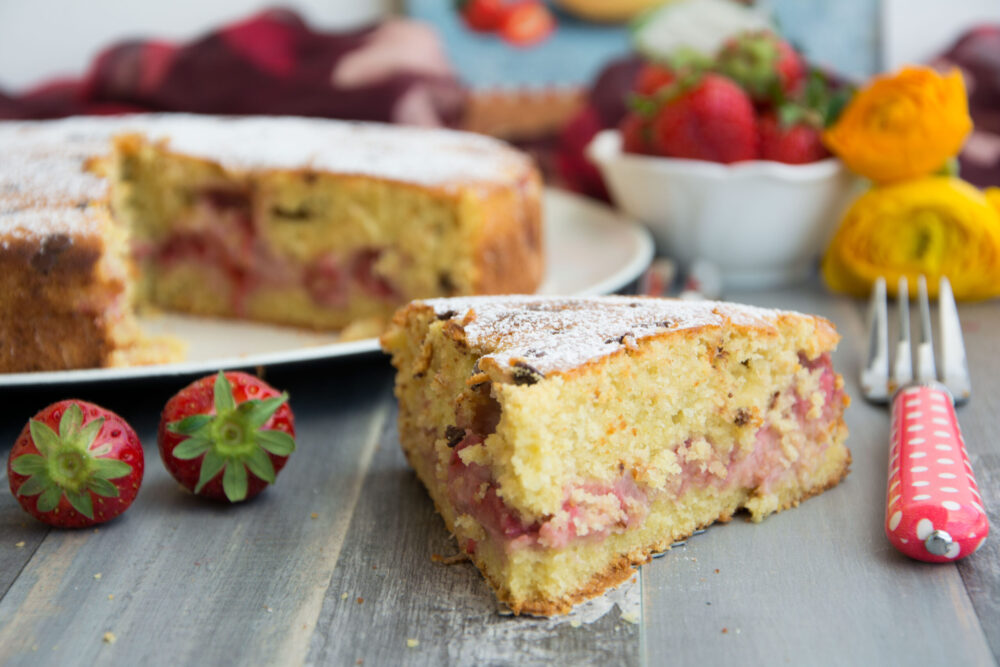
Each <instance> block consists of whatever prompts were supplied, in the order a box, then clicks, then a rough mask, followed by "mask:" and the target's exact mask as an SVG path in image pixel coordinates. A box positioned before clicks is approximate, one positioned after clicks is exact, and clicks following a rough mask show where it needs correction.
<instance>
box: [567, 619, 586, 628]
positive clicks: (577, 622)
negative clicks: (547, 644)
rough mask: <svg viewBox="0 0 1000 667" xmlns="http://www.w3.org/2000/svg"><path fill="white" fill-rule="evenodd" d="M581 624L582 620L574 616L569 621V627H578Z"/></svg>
mask: <svg viewBox="0 0 1000 667" xmlns="http://www.w3.org/2000/svg"><path fill="white" fill-rule="evenodd" d="M581 625H583V621H581V620H580V619H578V618H574V619H573V620H572V621H570V622H569V627H571V628H578V627H580V626H581Z"/></svg>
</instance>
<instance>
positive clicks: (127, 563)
mask: <svg viewBox="0 0 1000 667" xmlns="http://www.w3.org/2000/svg"><path fill="white" fill-rule="evenodd" d="M729 296H731V298H734V299H737V300H743V301H747V302H751V303H759V304H761V305H766V306H781V307H790V308H795V309H799V310H803V311H809V312H819V313H822V314H825V315H827V316H829V317H831V319H833V320H834V321H835V322H836V324H837V325H838V328H839V330H840V331H841V333H842V334H843V336H844V341H843V342H842V344H841V348H840V350H839V351H838V353H837V356H836V364H837V366H838V369H839V370H840V371H841V372H842V373H843V374H844V376H845V378H846V379H847V381H848V390H849V392H850V393H851V394H852V395H853V397H854V403H853V405H852V406H851V407H850V408H849V410H848V413H847V414H848V423H849V426H850V429H851V436H850V439H849V441H848V442H849V445H850V447H851V449H852V451H853V454H854V464H853V467H852V473H851V474H850V476H849V477H848V478H847V479H846V480H845V482H844V483H843V484H841V485H840V486H838V487H837V488H835V489H833V490H831V491H829V492H827V493H825V494H823V495H821V496H819V497H816V498H813V499H810V500H808V501H806V502H805V503H803V504H802V506H801V507H800V508H798V509H796V510H792V511H788V512H784V513H781V514H779V515H776V516H772V517H770V518H769V519H767V520H765V521H764V522H763V523H761V524H749V523H746V522H744V521H742V520H740V519H739V517H738V518H737V519H736V520H734V521H733V522H731V523H729V524H727V525H721V526H713V527H712V528H710V529H709V530H708V531H707V532H706V533H705V534H704V535H699V536H696V537H694V538H692V539H691V540H689V541H688V544H687V545H686V546H684V547H680V548H676V549H674V550H672V551H670V552H668V554H667V555H666V556H664V557H663V558H660V559H657V560H655V561H653V562H652V563H650V564H648V565H646V566H644V567H643V568H642V576H641V578H640V579H639V581H638V582H637V583H635V584H631V585H629V586H625V587H623V588H622V589H620V590H619V591H617V592H615V593H614V594H613V595H612V596H607V597H605V598H601V599H600V600H598V601H597V602H598V603H599V604H598V605H597V606H595V607H588V608H587V609H586V610H583V612H582V613H577V614H576V615H575V616H574V617H570V618H568V619H559V620H555V621H552V620H543V619H531V618H511V617H506V616H502V615H500V614H499V613H498V611H497V607H496V605H495V602H494V598H493V595H492V593H491V592H490V591H489V589H488V587H487V586H486V584H485V583H484V582H483V580H482V578H481V576H480V575H479V573H478V572H477V571H476V570H475V568H474V567H472V566H471V565H469V564H467V563H464V564H456V565H450V566H449V565H442V564H439V563H435V562H432V560H431V555H432V554H434V553H437V554H440V555H450V554H453V553H454V552H455V545H454V543H453V541H452V539H451V538H450V537H449V536H448V534H447V532H446V530H445V529H444V525H443V522H442V521H441V519H440V517H438V516H437V515H436V514H435V512H434V509H433V506H432V504H431V502H430V500H429V499H428V497H427V495H426V493H425V492H424V491H423V489H422V487H421V486H420V484H419V482H418V481H417V479H416V477H415V476H414V474H413V473H412V471H410V470H409V468H408V466H407V465H406V462H405V460H404V458H403V457H402V455H401V453H400V451H399V447H398V440H397V438H396V432H395V402H394V400H393V399H392V397H391V370H390V369H389V367H388V364H387V363H386V360H385V359H384V358H382V357H380V356H377V355H375V356H369V357H365V358H359V359H354V360H347V361H343V360H342V361H333V362H326V363H322V364H308V365H297V366H290V367H283V368H274V369H270V370H269V373H268V379H269V380H271V381H272V382H273V383H274V384H275V385H276V386H279V387H282V388H286V389H288V390H289V391H290V392H291V394H292V405H293V407H294V409H295V412H296V415H297V427H298V432H299V447H300V450H299V452H297V453H296V454H295V455H294V456H293V457H292V459H291V461H290V462H289V464H288V466H287V467H286V468H285V470H284V471H282V473H281V476H280V477H279V480H278V484H277V486H276V487H275V488H273V489H270V490H268V491H267V492H266V493H265V494H264V495H262V496H261V497H260V498H258V499H257V500H254V501H252V502H250V503H247V504H246V505H244V506H239V507H234V508H225V507H222V506H219V505H214V504H205V503H202V502H200V501H198V500H197V499H195V498H193V497H191V496H188V495H186V494H184V493H182V492H181V491H179V490H178V488H177V485H176V484H175V483H174V482H173V481H172V480H171V479H170V478H169V476H168V475H167V473H166V472H165V470H164V469H163V467H162V465H161V464H160V461H159V457H158V454H157V451H156V445H155V429H156V421H157V417H158V411H159V409H160V407H162V405H163V403H164V402H165V401H166V399H167V398H168V397H169V396H170V394H171V393H173V392H174V391H176V389H178V388H179V386H181V385H182V384H184V382H182V381H169V380H163V381H146V382H129V383H125V384H116V385H91V386H87V387H75V388H73V390H72V391H71V392H69V393H71V394H75V395H79V396H80V397H82V398H87V399H89V400H93V401H95V402H98V403H101V404H103V405H106V406H107V407H109V408H111V409H114V410H116V411H118V412H119V413H121V414H122V415H123V416H124V417H125V418H126V419H128V420H129V421H130V422H131V423H132V424H133V425H134V426H135V427H136V429H137V431H138V432H139V435H140V437H141V438H142V439H143V441H144V443H145V445H146V457H147V472H146V479H145V482H144V484H143V488H142V491H141V492H140V494H139V498H138V499H137V501H136V504H135V505H134V506H133V508H132V509H131V510H129V512H128V513H127V514H126V515H124V516H123V517H121V518H120V519H118V520H116V521H113V522H111V523H109V524H106V525H105V526H103V527H101V528H100V529H99V531H97V532H96V533H95V532H94V531H92V530H85V531H59V530H50V529H48V528H47V527H45V526H43V525H41V524H39V523H38V522H36V521H34V520H33V519H31V518H30V517H29V516H28V515H26V514H24V513H23V512H22V511H21V510H20V508H19V507H18V506H17V503H16V501H15V500H14V499H13V497H12V496H10V495H9V494H8V493H7V492H5V491H3V492H0V664H3V665H8V664H9V665H21V664H30V665H46V664H51V665H64V664H139V663H142V664H147V663H148V664H154V665H156V664H178V663H184V664H187V663H192V664H205V665H223V664H233V663H239V664H293V665H297V664H317V665H319V664H323V665H325V664H356V662H357V661H358V660H359V659H360V660H362V662H363V664H367V665H381V664H414V665H431V664H434V665H437V664H469V663H484V664H553V665H562V664H567V665H568V664H573V665H578V664H614V665H619V664H621V665H632V664H661V663H663V662H666V661H669V662H670V663H672V664H691V663H695V662H699V663H700V662H707V663H708V664H720V663H735V662H739V663H747V664H761V663H766V664H771V663H788V664H829V663H837V664H846V663H857V664H904V663H906V662H909V663H911V664H948V665H954V664H962V665H966V664H969V665H978V664H995V663H996V656H997V655H1000V542H998V537H997V535H994V536H993V537H991V538H990V539H989V540H987V542H986V544H985V546H984V547H983V549H982V551H981V552H980V553H978V554H976V555H975V556H973V557H971V558H969V559H967V560H965V561H962V562H961V563H960V564H959V565H957V566H956V565H944V566H940V565H937V566H935V565H925V564H921V563H917V562H913V561H909V560H907V559H905V558H903V557H902V556H900V555H898V554H897V553H896V552H895V551H894V550H893V549H892V548H891V547H890V546H889V544H888V542H887V541H886V540H885V537H884V536H883V534H882V527H881V525H882V513H883V507H882V503H883V502H884V493H885V471H886V458H887V437H888V415H887V413H886V412H885V411H884V410H883V409H881V408H876V407H872V406H869V405H867V404H865V403H864V402H863V401H862V400H861V399H860V396H859V394H858V391H857V383H856V377H857V370H858V363H859V359H860V354H861V353H860V346H861V345H862V344H863V342H864V340H865V328H864V327H865V325H864V310H865V304H864V303H862V302H860V301H852V300H846V299H841V298H834V297H831V296H829V295H827V294H826V293H825V292H824V291H823V290H822V289H820V288H819V287H818V286H817V285H812V286H810V287H809V288H808V289H792V290H780V291H773V292H767V293H763V292H760V293H746V294H733V295H729ZM962 317H963V324H964V328H965V331H966V335H967V341H968V345H969V353H970V359H971V362H972V366H973V371H974V376H973V380H974V397H973V400H972V402H971V403H970V404H969V405H968V406H966V407H965V408H963V409H961V410H960V412H959V417H960V419H961V422H962V425H963V427H964V429H965V433H966V440H967V442H968V443H969V448H970V456H971V458H972V462H973V465H974V467H975V470H976V473H977V475H978V477H979V481H980V487H981V490H982V492H983V496H984V500H985V506H986V508H987V510H989V511H990V513H991V520H992V523H993V525H994V532H996V530H998V528H997V526H1000V523H998V522H1000V516H998V514H997V508H998V507H1000V426H998V418H997V415H998V414H1000V362H998V360H997V357H996V356H995V354H994V351H995V350H996V349H997V348H998V343H1000V340H998V339H997V334H996V332H997V331H1000V310H998V309H997V307H996V305H995V304H978V305H969V306H963V307H962ZM65 397H67V392H66V391H63V390H59V389H51V388H49V389H46V388H34V389H27V390H17V391H5V392H0V400H2V401H3V402H4V405H5V409H4V411H3V413H2V414H0V454H2V455H3V456H4V459H5V458H6V454H7V451H8V448H9V446H10V444H11V443H12V442H13V440H14V438H15V436H16V435H17V433H18V432H19V431H20V429H21V428H22V427H23V425H24V423H25V422H26V420H27V418H28V417H29V416H30V415H31V414H33V413H34V412H35V411H36V410H38V409H39V408H40V407H42V406H44V405H45V404H47V403H49V402H51V401H53V400H56V399H59V398H65ZM2 474H4V473H0V475H2ZM0 483H2V484H3V485H4V486H6V479H2V480H0ZM313 513H315V514H316V518H315V519H314V518H312V515H313ZM22 542H23V544H20V543H22ZM19 545H20V546H19ZM96 574H100V575H101V577H100V578H99V579H98V578H95V576H94V575H96ZM345 594H346V597H345ZM109 596H112V597H109ZM359 597H360V598H362V599H363V602H361V603H359V602H357V599H358V598H359ZM640 605H641V606H640ZM622 609H626V610H633V609H634V610H636V611H639V610H640V609H641V614H639V613H637V614H636V615H635V617H634V618H633V616H632V615H631V613H625V614H623V611H622ZM631 620H640V622H639V623H638V624H634V623H632V622H630V621H631ZM723 629H725V632H723ZM105 632H112V633H114V635H115V637H116V641H115V643H113V644H108V643H105V642H104V641H102V637H103V635H104V633H105ZM407 640H416V641H415V642H414V641H410V642H409V643H408V641H407Z"/></svg>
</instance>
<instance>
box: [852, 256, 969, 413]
mask: <svg viewBox="0 0 1000 667" xmlns="http://www.w3.org/2000/svg"><path fill="white" fill-rule="evenodd" d="M898 294H899V298H898V303H897V313H898V317H899V327H898V334H897V338H896V349H895V355H894V359H893V360H892V374H891V375H890V372H889V368H890V359H889V326H888V320H889V317H888V305H887V299H886V285H885V280H884V279H883V278H879V279H878V280H876V282H875V287H874V289H873V290H872V298H871V305H870V308H869V316H868V317H869V322H868V330H869V340H868V360H867V362H866V364H865V368H864V369H863V370H862V371H861V390H862V392H863V393H864V395H865V398H867V399H868V400H870V401H872V402H875V403H885V402H888V401H889V399H890V398H891V397H892V394H893V392H895V390H896V389H898V388H899V387H901V386H903V385H905V384H908V383H910V382H912V381H913V379H914V369H913V353H914V351H915V352H916V358H917V359H916V361H917V363H916V379H917V380H918V381H920V382H934V381H938V380H940V382H941V383H942V384H944V385H945V386H946V387H947V388H948V390H949V391H950V392H951V395H952V397H953V398H954V399H955V403H956V404H959V403H964V402H965V401H967V400H968V399H969V396H970V395H971V393H972V392H971V385H970V382H969V368H968V364H967V362H966V358H965V345H964V343H963V341H962V327H961V324H959V321H958V308H957V307H956V305H955V297H954V295H953V294H952V291H951V284H950V283H949V282H948V279H947V278H941V284H940V289H939V297H938V317H939V322H938V325H939V326H938V333H939V335H940V341H941V343H940V348H939V356H938V359H939V361H940V365H941V373H940V376H939V374H938V372H937V368H936V365H935V358H934V335H933V333H932V327H931V314H930V301H929V299H928V298H927V281H926V280H925V279H924V277H923V276H920V278H919V280H918V281H917V298H918V308H919V320H920V335H919V338H918V339H917V346H916V350H914V349H913V344H912V342H911V340H912V338H911V335H910V308H909V285H908V283H907V281H906V278H900V279H899V291H898Z"/></svg>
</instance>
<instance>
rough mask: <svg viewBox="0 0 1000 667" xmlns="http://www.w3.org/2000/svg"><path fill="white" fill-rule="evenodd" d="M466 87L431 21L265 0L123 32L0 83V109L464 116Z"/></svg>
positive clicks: (433, 119) (436, 119)
mask: <svg viewBox="0 0 1000 667" xmlns="http://www.w3.org/2000/svg"><path fill="white" fill-rule="evenodd" d="M464 105H465V89H464V87H463V86H462V84H461V83H460V81H459V80H458V77H457V76H456V75H455V73H454V71H453V70H452V68H451V66H450V65H449V64H448V62H447V59H446V58H445V56H444V51H443V48H442V47H441V45H440V43H439V40H438V37H437V35H436V33H435V32H434V30H433V28H431V27H430V26H427V25H424V24H421V23H418V22H415V21H407V20H401V19H394V20H389V21H386V22H384V23H381V24H378V25H374V26H371V27H367V28H363V29H360V30H354V31H349V32H339V33H330V32H318V31H314V30H312V29H311V28H310V27H309V26H308V25H306V23H305V22H304V21H303V20H302V19H301V18H300V17H299V16H298V15H297V14H295V13H294V12H291V11H287V10H268V11H265V12H262V13H260V14H257V15H255V16H252V17H250V18H248V19H246V20H243V21H239V22H237V23H234V24H231V25H228V26H225V27H223V28H221V29H219V30H217V31H214V32H212V33H210V34H208V35H206V36H204V37H202V38H200V39H197V40H194V41H192V42H190V43H187V44H181V45H177V44H171V43H168V42H163V41H156V40H150V41H130V42H122V43H120V44H116V45H114V46H111V47H109V48H108V49H106V50H104V51H103V52H101V53H100V54H99V55H98V56H97V58H96V59H95V60H94V62H93V63H92V64H91V66H90V68H89V70H88V72H87V73H86V75H85V76H84V77H82V78H81V79H70V80H57V81H51V82H47V83H44V84H42V85H40V86H38V87H37V88H34V89H31V90H29V91H27V92H26V93H24V94H22V95H16V96H15V95H9V94H4V93H3V92H2V91H0V118H7V119H13V118H58V117H63V116H71V115H79V114H114V113H128V112H139V111H187V112H194V113H205V114H265V115H300V116H322V117H328V118H344V119H355V120H370V121H383V122H401V123H409V124H420V125H456V124H457V123H458V122H459V121H460V120H461V117H462V112H463V109H464Z"/></svg>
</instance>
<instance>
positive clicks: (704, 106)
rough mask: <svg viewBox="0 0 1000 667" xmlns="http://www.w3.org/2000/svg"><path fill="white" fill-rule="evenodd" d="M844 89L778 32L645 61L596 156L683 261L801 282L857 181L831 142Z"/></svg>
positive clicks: (740, 282)
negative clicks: (701, 54)
mask: <svg viewBox="0 0 1000 667" xmlns="http://www.w3.org/2000/svg"><path fill="white" fill-rule="evenodd" d="M761 53H763V54H764V55H765V57H764V58H762V60H763V61H764V62H763V64H761V62H759V60H761V57H760V55H761ZM748 54H750V55H748ZM751 56H752V57H753V58H757V59H758V61H755V62H752V63H749V64H748V62H747V60H751V59H752V58H751ZM834 93H836V91H835V90H834V89H833V88H832V87H831V86H830V85H828V84H827V83H826V81H825V79H824V78H823V77H821V76H820V75H818V74H812V75H807V73H806V68H805V66H804V64H803V62H802V60H801V59H800V58H799V57H798V55H797V54H796V53H795V52H794V51H792V49H791V47H789V46H788V45H787V44H786V43H785V42H784V41H782V40H781V39H780V38H778V37H776V36H775V35H774V34H773V33H759V32H755V33H748V34H746V35H740V36H738V37H734V38H733V39H732V40H730V41H729V42H727V43H726V44H725V45H724V46H723V47H722V49H721V51H720V52H719V53H718V54H716V56H715V57H714V58H710V59H708V58H706V59H704V60H700V61H697V62H695V63H694V64H691V63H687V64H684V65H681V66H676V67H671V66H666V65H654V64H650V65H647V66H646V67H645V68H643V70H642V71H641V72H640V74H639V77H638V79H637V81H636V84H635V97H634V99H633V105H632V106H633V111H631V112H630V113H629V114H628V115H626V117H625V118H624V120H623V121H622V123H621V125H620V126H619V129H617V130H605V131H602V132H600V133H598V134H597V135H596V136H595V137H594V139H593V140H592V141H591V143H590V145H589V146H588V148H587V155H588V157H589V158H590V159H591V160H592V161H593V162H594V163H595V164H597V166H598V167H599V168H600V170H601V173H602V175H603V177H604V180H605V182H606V183H607V185H608V189H609V191H610V193H611V196H612V198H613V199H614V201H615V203H616V204H617V205H618V206H619V207H620V208H622V209H623V210H624V211H626V212H627V213H629V214H630V215H632V216H633V217H636V218H638V219H639V220H642V221H644V222H645V223H646V224H647V225H648V226H649V227H650V229H651V231H652V232H653V235H654V237H655V238H656V240H657V244H658V245H659V249H660V251H661V252H663V253H664V254H666V255H668V256H670V257H672V258H674V259H676V260H678V261H679V262H680V263H681V265H682V266H690V265H691V264H692V263H693V262H694V261H695V260H704V261H708V262H711V263H713V264H715V265H716V266H717V267H718V269H719V271H720V273H721V275H722V279H723V283H724V286H725V287H726V288H731V289H732V288H735V289H740V288H746V289H753V288H761V287H772V286H778V285H784V284H791V283H794V282H798V281H801V280H804V279H806V278H808V277H809V276H810V275H811V274H812V273H813V271H814V270H815V266H816V260H817V258H818V257H819V255H820V253H821V252H822V250H823V248H824V247H825V245H826V243H827V242H828V241H829V238H830V236H831V235H832V233H833V230H834V227H835V225H836V221H837V220H838V218H839V216H840V214H841V213H842V211H843V208H844V206H845V204H846V203H847V202H848V200H849V196H850V193H851V191H852V189H853V188H854V187H855V186H856V182H857V181H856V178H855V177H853V176H852V175H851V174H850V172H848V171H847V169H846V168H845V167H844V166H843V165H842V163H841V162H840V161H839V160H837V159H836V158H834V157H831V156H830V154H829V153H828V152H827V150H826V148H825V147H824V146H823V144H822V141H821V134H822V127H823V123H824V121H826V120H828V119H829V116H830V114H831V113H833V112H835V108H834V107H835V106H836V105H837V104H839V103H841V102H842V101H840V100H838V99H837V98H836V96H835V94H834ZM838 94H839V93H838Z"/></svg>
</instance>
